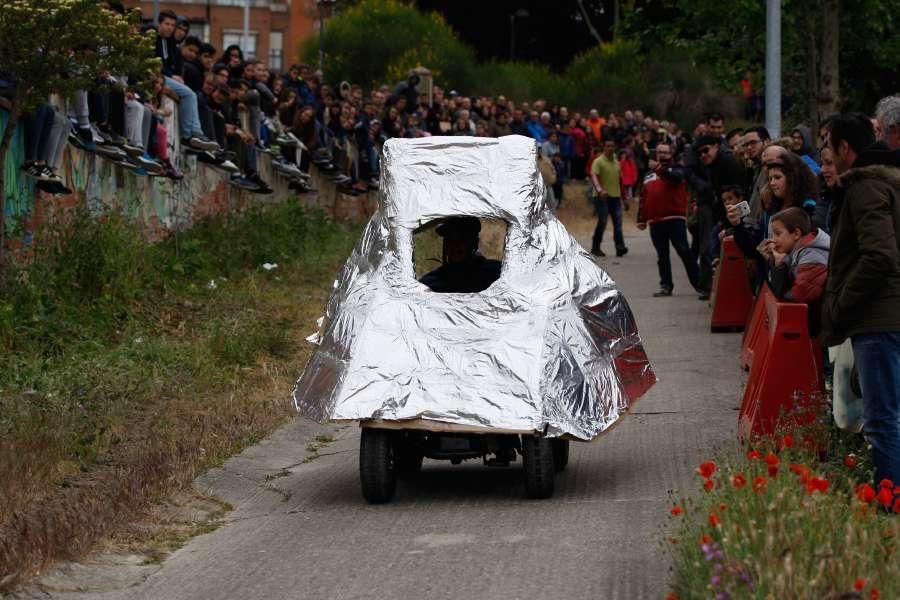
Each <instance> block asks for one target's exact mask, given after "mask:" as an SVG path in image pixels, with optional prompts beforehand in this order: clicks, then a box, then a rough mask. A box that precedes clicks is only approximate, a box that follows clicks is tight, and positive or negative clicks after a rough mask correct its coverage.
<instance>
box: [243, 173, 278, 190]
mask: <svg viewBox="0 0 900 600" xmlns="http://www.w3.org/2000/svg"><path fill="white" fill-rule="evenodd" d="M247 179H249V180H250V181H252V182H253V183H255V184H256V189H255V190H251V191H253V192H255V193H257V194H271V193H272V192H273V191H274V190H273V189H272V188H270V187H269V184H268V183H266V182H265V181H263V180H262V177H260V176H259V173H254V174H253V175H249V176H247Z"/></svg>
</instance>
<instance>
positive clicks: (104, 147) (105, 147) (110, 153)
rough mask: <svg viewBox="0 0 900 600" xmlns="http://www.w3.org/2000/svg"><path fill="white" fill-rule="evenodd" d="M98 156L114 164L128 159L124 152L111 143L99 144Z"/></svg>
mask: <svg viewBox="0 0 900 600" xmlns="http://www.w3.org/2000/svg"><path fill="white" fill-rule="evenodd" d="M97 154H99V155H100V156H102V157H103V158H106V159H109V160H111V161H114V162H117V161H125V160H126V159H127V158H128V155H127V154H125V151H124V150H122V149H121V148H119V147H118V146H113V145H112V144H109V143H103V144H99V145H98V146H97Z"/></svg>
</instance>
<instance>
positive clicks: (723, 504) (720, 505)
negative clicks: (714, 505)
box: [719, 502, 728, 512]
mask: <svg viewBox="0 0 900 600" xmlns="http://www.w3.org/2000/svg"><path fill="white" fill-rule="evenodd" d="M726 508H728V505H727V504H725V503H724V502H719V512H725V509H726Z"/></svg>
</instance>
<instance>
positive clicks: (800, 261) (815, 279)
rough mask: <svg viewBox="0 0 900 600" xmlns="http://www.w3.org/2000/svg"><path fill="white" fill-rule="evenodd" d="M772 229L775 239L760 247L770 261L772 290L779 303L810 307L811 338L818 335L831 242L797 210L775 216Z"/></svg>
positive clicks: (802, 211) (801, 210) (803, 211)
mask: <svg viewBox="0 0 900 600" xmlns="http://www.w3.org/2000/svg"><path fill="white" fill-rule="evenodd" d="M771 225H772V238H771V239H768V240H764V241H763V243H762V244H760V253H761V254H763V255H764V256H766V257H767V259H768V261H769V276H768V279H769V287H770V288H771V289H772V293H773V294H775V297H776V298H778V299H779V300H786V301H788V302H802V303H804V304H808V305H810V308H809V316H810V335H816V334H817V333H818V329H819V317H818V315H819V312H820V311H819V307H820V303H821V300H822V295H823V293H824V292H825V278H826V276H827V274H828V253H829V249H830V247H831V238H829V237H828V234H827V233H825V232H824V231H822V230H821V229H816V228H815V227H813V225H812V221H811V219H810V217H809V213H808V212H807V211H805V210H804V209H802V208H798V207H791V208H787V209H785V210H782V211H781V212H779V213H776V214H775V215H774V216H773V217H772V220H771Z"/></svg>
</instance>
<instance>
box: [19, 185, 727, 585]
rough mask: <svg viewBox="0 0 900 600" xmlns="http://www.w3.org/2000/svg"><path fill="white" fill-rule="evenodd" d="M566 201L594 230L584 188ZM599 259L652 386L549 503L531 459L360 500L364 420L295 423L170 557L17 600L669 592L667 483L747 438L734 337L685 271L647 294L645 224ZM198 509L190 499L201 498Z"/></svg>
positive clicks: (650, 258)
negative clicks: (647, 363) (534, 483)
mask: <svg viewBox="0 0 900 600" xmlns="http://www.w3.org/2000/svg"><path fill="white" fill-rule="evenodd" d="M562 213H563V214H564V215H565V220H566V221H567V223H568V224H569V226H570V230H572V231H573V232H574V233H575V234H576V236H577V237H578V238H579V239H580V240H581V241H582V242H583V243H588V242H589V235H590V231H591V230H592V226H593V221H592V219H591V217H590V214H589V213H588V212H587V210H585V208H584V206H583V200H582V199H581V198H580V197H577V196H574V195H573V197H572V198H569V199H568V204H567V206H566V207H565V208H564V209H563V211H562ZM626 235H627V243H628V245H629V247H630V249H631V251H630V253H629V254H628V255H627V256H626V257H624V258H622V259H614V258H606V259H604V261H605V262H604V265H605V266H606V268H607V269H608V270H609V271H610V273H611V274H612V275H613V276H614V277H615V279H616V281H617V282H618V283H619V285H620V286H621V287H622V288H623V289H624V291H625V294H626V296H627V298H628V300H629V302H630V303H631V305H632V308H633V310H634V312H635V314H636V316H637V320H638V325H639V326H640V328H641V333H642V335H643V337H644V340H645V345H646V350H647V353H648V355H649V356H650V359H651V361H652V362H653V365H654V367H655V369H656V372H657V374H658V376H659V380H660V381H659V383H658V384H657V385H656V386H655V387H654V388H653V389H652V390H651V392H650V393H649V394H648V395H647V396H646V397H644V399H642V400H641V401H640V402H639V403H638V405H637V406H636V408H635V410H634V411H633V412H632V414H630V415H629V416H628V417H626V418H625V419H624V420H623V422H622V423H621V424H620V425H618V426H617V427H615V428H614V429H613V430H612V431H610V432H609V433H608V434H607V435H605V436H603V437H602V438H601V439H600V440H598V441H596V442H595V443H592V444H578V443H573V444H572V446H571V456H570V460H569V466H568V469H567V470H566V471H565V472H564V473H562V474H560V475H559V476H558V479H557V482H556V486H557V487H556V494H555V496H554V497H553V498H551V499H549V500H539V501H534V500H525V499H524V498H523V484H522V473H521V462H518V463H515V464H514V465H513V466H512V467H510V468H488V467H484V466H482V465H481V464H480V462H478V463H476V462H475V461H469V462H466V463H463V464H462V465H459V466H451V465H450V464H449V463H446V462H437V461H427V460H426V463H425V466H424V468H423V470H422V472H421V473H420V474H418V475H416V476H414V477H411V478H407V479H402V480H401V482H400V484H399V486H398V489H397V495H396V498H395V500H394V502H393V503H390V504H386V505H378V506H372V505H368V504H366V503H365V502H364V501H363V499H362V498H361V496H360V491H359V476H358V471H357V468H358V447H359V429H358V428H357V427H355V426H350V425H341V426H327V425H326V426H323V425H318V424H315V423H311V422H309V421H307V420H305V419H296V420H294V421H292V422H291V423H290V424H288V425H286V426H284V427H282V428H280V429H279V430H277V431H276V432H275V433H274V434H272V435H270V436H269V437H268V438H266V439H265V440H263V441H262V442H261V443H259V444H257V445H255V446H252V447H250V448H248V449H247V450H245V451H244V452H243V453H241V454H239V455H237V456H234V457H232V458H231V459H230V460H228V461H227V462H225V463H224V464H223V465H222V466H221V467H219V468H215V469H213V470H211V471H209V472H208V473H206V474H205V475H203V476H202V477H200V478H199V479H198V480H197V481H196V482H195V486H194V487H195V489H196V490H199V491H200V492H202V493H203V494H204V498H214V499H215V502H216V503H217V504H216V505H215V506H224V505H227V506H229V507H230V508H231V510H229V511H227V512H223V511H221V510H218V509H216V508H215V507H214V506H212V505H210V501H209V500H207V501H206V503H205V504H203V503H202V502H201V505H202V506H204V507H205V508H203V509H202V510H201V509H191V508H190V507H191V506H192V504H191V503H187V504H185V508H184V510H183V511H182V512H184V511H187V515H186V517H185V518H186V519H187V520H190V518H191V516H192V513H191V510H194V513H193V517H194V518H195V519H196V520H200V521H202V520H203V519H204V518H205V517H207V516H209V515H213V517H212V520H211V521H210V520H209V519H207V524H206V525H205V526H204V527H202V528H201V529H202V532H203V533H201V534H200V535H197V536H196V537H193V539H190V540H189V541H187V542H186V543H185V544H184V545H183V546H182V547H181V548H179V549H178V550H176V551H174V552H173V553H171V554H170V555H168V556H167V557H165V558H164V559H158V560H148V557H146V556H141V555H135V554H125V553H105V554H100V555H99V556H96V557H94V558H91V559H89V560H88V561H87V562H85V563H82V564H79V565H66V566H61V567H58V568H57V569H56V570H54V571H52V572H50V573H48V574H46V575H45V576H44V577H43V579H42V580H41V581H40V583H39V584H37V585H34V586H32V587H30V588H29V589H28V590H23V591H22V592H20V593H19V597H21V598H25V597H35V598H37V597H41V598H48V597H49V598H65V599H75V598H77V599H97V600H100V599H105V600H113V599H122V600H125V599H128V600H139V599H146V600H151V599H152V600H159V599H180V600H191V599H213V598H214V599H221V598H247V599H249V598H266V599H271V600H277V599H295V598H332V599H350V598H448V599H451V598H452V599H457V598H530V597H558V598H562V597H571V598H582V597H584V598H588V597H589V598H628V599H633V598H661V597H662V596H664V595H665V591H666V589H667V584H668V582H669V580H670V573H669V564H670V559H669V554H668V550H667V548H666V544H665V543H664V540H665V539H666V537H667V536H666V529H667V527H668V526H669V517H668V508H669V507H670V506H671V502H672V500H671V498H670V490H677V491H678V493H681V492H684V491H691V492H692V491H693V490H695V489H696V475H695V473H694V470H695V468H696V465H697V464H698V462H699V461H701V460H702V459H704V458H706V457H708V456H710V455H711V454H712V453H713V451H716V450H717V451H723V450H724V451H726V452H732V451H736V450H737V443H736V441H735V425H736V421H737V407H738V404H739V401H740V395H739V394H740V386H741V381H742V377H741V373H740V371H739V370H738V367H737V360H736V355H735V352H736V349H737V348H739V346H740V343H739V342H740V341H739V338H738V335H739V334H718V335H715V336H713V335H710V334H709V332H708V331H709V309H708V308H707V307H706V305H705V303H703V302H700V301H698V300H697V298H696V295H695V294H694V293H693V292H691V291H689V290H690V286H689V285H688V283H687V281H686V278H685V277H684V274H683V272H679V271H678V270H677V269H676V287H675V295H674V296H673V297H671V298H660V299H654V298H652V296H651V295H652V293H653V291H655V289H656V288H657V279H658V278H657V274H656V255H655V253H654V251H653V248H652V245H651V244H650V241H649V237H648V235H647V234H646V232H640V231H637V230H636V229H634V228H633V227H632V228H631V229H629V230H627V231H626ZM193 506H196V504H194V505H193Z"/></svg>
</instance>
